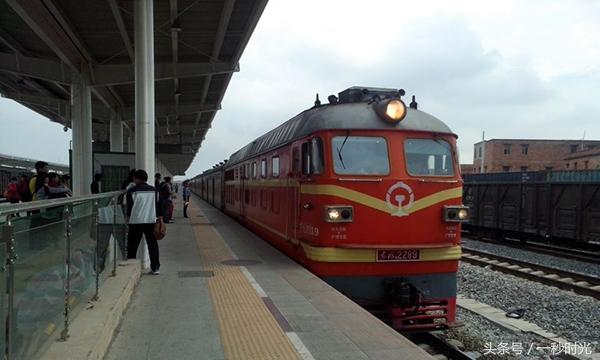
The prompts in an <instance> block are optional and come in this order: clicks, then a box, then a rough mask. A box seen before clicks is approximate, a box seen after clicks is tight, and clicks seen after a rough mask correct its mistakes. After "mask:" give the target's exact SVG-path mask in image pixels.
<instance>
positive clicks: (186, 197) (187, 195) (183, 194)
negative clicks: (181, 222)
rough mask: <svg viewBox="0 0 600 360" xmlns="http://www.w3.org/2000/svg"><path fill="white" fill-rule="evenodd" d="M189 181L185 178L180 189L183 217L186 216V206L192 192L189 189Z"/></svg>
mask: <svg viewBox="0 0 600 360" xmlns="http://www.w3.org/2000/svg"><path fill="white" fill-rule="evenodd" d="M189 185H190V182H189V180H186V181H184V182H183V188H182V189H181V197H183V217H184V218H186V217H188V216H187V208H188V205H189V204H190V194H191V193H192V192H191V191H190V186H189Z"/></svg>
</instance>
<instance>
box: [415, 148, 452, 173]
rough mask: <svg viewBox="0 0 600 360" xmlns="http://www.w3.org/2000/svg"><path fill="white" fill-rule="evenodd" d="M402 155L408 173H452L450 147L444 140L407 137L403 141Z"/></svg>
mask: <svg viewBox="0 0 600 360" xmlns="http://www.w3.org/2000/svg"><path fill="white" fill-rule="evenodd" d="M404 155H405V158H406V167H407V169H408V173H409V174H410V175H424V176H452V175H454V166H453V163H452V159H453V157H452V147H451V145H450V144H449V143H448V142H446V141H444V140H433V139H408V140H406V141H405V142H404Z"/></svg>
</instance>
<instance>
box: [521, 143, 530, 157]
mask: <svg viewBox="0 0 600 360" xmlns="http://www.w3.org/2000/svg"><path fill="white" fill-rule="evenodd" d="M527 153H529V145H521V154H523V155H527Z"/></svg>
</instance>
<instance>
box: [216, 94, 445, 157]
mask: <svg viewBox="0 0 600 360" xmlns="http://www.w3.org/2000/svg"><path fill="white" fill-rule="evenodd" d="M406 110H407V114H406V117H405V118H404V119H403V120H402V121H400V122H399V123H395V124H392V123H388V122H386V121H384V120H383V119H381V118H380V117H379V115H377V113H376V112H375V110H374V109H373V106H372V105H370V104H368V103H366V102H358V103H344V104H335V105H324V106H319V107H314V108H311V109H308V110H306V111H304V112H302V113H300V114H298V115H296V116H294V117H293V118H291V119H290V120H288V121H286V122H284V123H283V124H281V125H280V126H278V127H276V128H275V129H273V130H271V131H269V132H268V133H266V134H264V135H262V136H260V137H259V138H257V139H256V140H254V141H253V142H251V143H250V144H248V145H246V146H244V147H243V148H241V149H240V150H238V151H236V152H235V153H233V155H231V157H230V158H229V161H228V162H227V164H226V165H225V166H226V167H227V166H229V165H233V164H237V163H239V162H241V161H243V160H245V159H246V158H248V157H251V156H254V155H257V154H260V153H263V152H266V151H269V150H272V149H275V148H277V147H280V146H282V145H284V144H286V143H288V142H291V141H294V140H296V139H300V138H303V137H306V136H308V135H310V134H312V133H315V132H317V131H320V130H348V129H351V130H352V129H354V130H359V129H360V130H398V131H426V132H434V133H442V134H454V133H453V132H452V130H450V128H449V127H448V126H447V125H446V124H445V123H444V122H442V121H441V120H439V119H438V118H436V117H434V116H431V115H429V114H427V113H424V112H422V111H420V110H416V109H412V108H408V107H407V109H406Z"/></svg>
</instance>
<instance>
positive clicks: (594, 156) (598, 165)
mask: <svg viewBox="0 0 600 360" xmlns="http://www.w3.org/2000/svg"><path fill="white" fill-rule="evenodd" d="M565 163H566V165H565V166H566V168H567V169H568V170H596V169H600V146H598V147H594V148H590V149H586V150H583V151H577V152H575V153H572V154H569V155H567V156H565Z"/></svg>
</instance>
